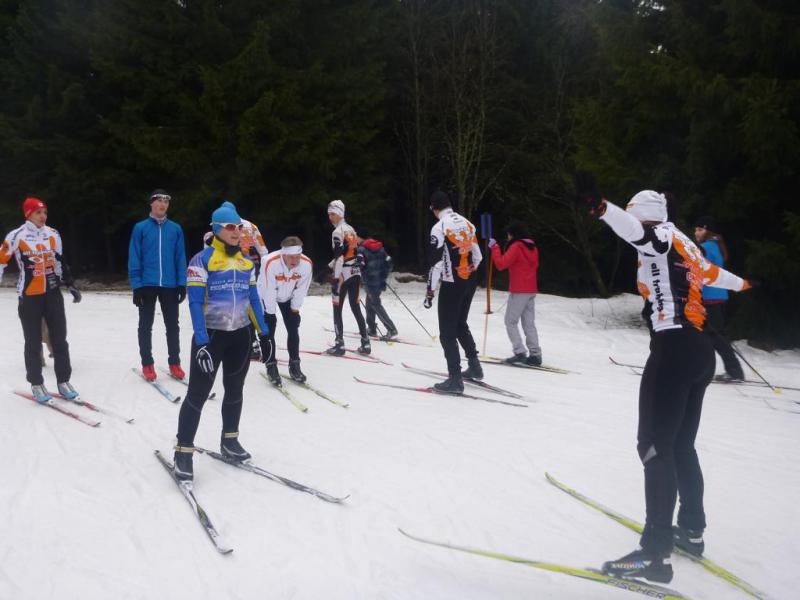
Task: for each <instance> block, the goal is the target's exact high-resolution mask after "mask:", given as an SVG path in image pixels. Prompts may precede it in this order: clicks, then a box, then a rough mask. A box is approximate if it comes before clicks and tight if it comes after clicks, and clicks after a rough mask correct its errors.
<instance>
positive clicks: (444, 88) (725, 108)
mask: <svg viewBox="0 0 800 600" xmlns="http://www.w3.org/2000/svg"><path fill="white" fill-rule="evenodd" d="M799 118H800V3H798V2H797V1H796V0H783V1H782V0H703V1H698V0H661V1H659V2H654V1H648V0H635V1H631V0H496V1H491V0H461V1H458V0H438V1H437V0H236V1H230V2H228V1H224V0H214V1H212V0H160V1H159V0H16V1H15V0H0V190H2V197H1V198H0V226H1V227H2V231H3V233H2V235H5V232H7V231H9V230H10V229H12V228H14V227H16V226H18V225H19V224H20V223H21V221H22V216H21V213H20V205H21V202H22V199H24V198H25V197H26V196H30V195H33V196H37V197H40V198H42V199H43V200H45V201H46V202H47V203H48V205H49V208H50V220H49V222H50V224H52V225H53V226H55V227H56V228H58V229H59V230H60V231H61V233H62V236H63V238H64V243H65V254H66V258H67V260H68V262H70V264H71V265H72V266H73V270H75V271H76V272H77V274H78V275H79V276H83V277H87V278H92V277H94V278H102V277H116V278H118V279H119V278H121V277H123V276H124V274H125V270H126V264H127V245H128V239H129V235H130V231H131V229H132V227H133V224H134V223H135V222H136V221H138V220H141V219H142V218H144V217H145V216H146V215H147V213H148V207H147V197H148V195H149V193H150V191H151V190H152V189H154V188H159V187H160V188H165V189H166V190H168V191H169V193H170V194H171V195H172V198H173V200H172V205H171V208H170V216H171V217H172V218H173V219H175V220H176V221H178V222H179V223H180V224H181V225H182V226H183V227H184V232H185V234H186V238H187V251H188V252H189V254H190V255H191V254H193V253H194V252H196V251H198V250H199V249H200V248H201V245H202V233H203V232H204V231H206V230H207V228H208V222H209V220H210V214H211V211H212V210H213V209H214V208H215V207H216V206H218V205H219V203H220V202H221V200H223V199H229V200H231V201H233V202H234V203H236V205H237V207H238V208H239V211H240V213H241V214H242V215H243V216H244V217H245V218H248V219H250V220H252V221H254V222H255V223H256V224H258V225H259V226H260V227H261V229H262V231H263V232H264V233H265V234H266V237H267V242H268V246H269V247H270V248H276V247H277V246H278V244H279V242H280V240H281V239H282V238H283V237H284V236H285V235H289V234H299V235H300V236H301V237H302V239H303V240H304V242H305V248H306V252H307V253H308V254H309V255H310V256H311V257H312V258H313V259H314V260H315V261H316V262H317V264H318V265H322V264H324V263H325V262H327V259H328V255H329V248H330V246H329V243H330V241H329V240H330V235H329V234H330V229H329V225H328V223H327V218H326V211H325V207H326V205H327V203H328V202H329V201H330V200H332V199H334V198H341V199H342V200H343V201H344V202H345V203H346V205H347V211H348V220H349V221H351V222H352V223H353V224H354V226H355V227H356V229H357V230H359V231H360V232H362V233H363V232H364V231H368V232H369V233H370V234H371V235H372V236H374V237H377V238H379V239H381V240H383V241H384V242H385V243H386V244H387V246H388V248H389V251H390V253H391V254H392V255H393V257H394V259H395V262H396V263H397V264H398V266H399V267H401V268H403V269H409V270H417V271H420V272H421V271H422V269H423V268H424V266H425V262H426V257H425V254H426V247H427V242H428V232H429V229H430V226H431V225H432V223H433V217H432V215H431V213H430V211H429V210H428V199H429V196H430V193H431V192H432V191H433V190H434V189H436V188H441V189H444V190H447V191H448V192H449V193H451V194H452V197H453V198H455V199H456V205H457V209H458V210H459V211H460V212H462V213H463V214H464V215H465V216H468V217H469V218H471V219H472V220H473V221H474V222H476V223H477V222H478V221H479V215H480V213H482V212H491V213H492V215H493V217H494V233H495V237H497V238H498V239H502V238H503V237H504V236H502V230H503V228H504V227H505V226H506V225H507V224H508V223H509V222H511V221H518V222H521V223H523V224H524V226H525V227H526V228H527V230H528V231H529V232H530V235H531V236H532V237H533V238H534V239H535V240H536V242H537V244H538V246H539V249H540V254H541V268H540V272H539V278H540V288H541V290H542V291H543V292H548V293H558V294H566V295H599V296H608V295H611V294H614V293H618V292H621V291H631V292H632V291H635V267H636V265H635V262H636V261H635V253H634V251H633V250H632V249H630V248H629V247H627V246H626V245H624V244H623V243H621V242H619V241H618V240H617V239H616V237H615V236H614V235H612V234H611V232H610V231H607V230H606V228H605V227H604V226H603V225H602V224H601V223H598V222H597V221H596V220H595V219H593V218H590V217H589V216H588V215H586V214H585V211H584V210H583V209H582V208H581V207H576V206H575V204H574V202H573V198H574V189H573V187H572V174H573V173H574V171H575V170H576V169H585V170H591V171H593V172H594V173H595V174H596V176H597V179H598V182H599V185H600V187H601V190H602V192H603V193H604V195H605V196H606V197H607V198H609V199H610V200H611V201H613V202H615V203H617V204H620V205H624V204H625V203H626V201H627V200H628V199H629V198H630V196H632V195H633V194H634V193H635V192H637V191H639V190H640V189H655V190H658V191H662V192H670V193H671V194H672V196H671V197H672V198H674V200H673V201H672V203H671V207H670V208H671V212H672V217H673V220H674V221H675V222H676V223H677V224H678V226H679V227H681V228H682V229H683V230H684V231H685V232H686V233H687V234H690V235H691V233H692V232H693V226H694V224H695V219H697V218H698V217H699V216H701V215H706V214H708V215H712V216H713V217H715V218H716V219H717V221H718V222H719V223H720V229H721V233H722V234H723V235H724V236H725V239H726V241H727V244H728V247H729V249H730V254H731V259H730V262H729V263H728V267H729V268H730V269H731V270H732V271H734V272H736V273H738V274H741V275H743V276H745V277H752V278H756V279H758V280H759V281H760V282H761V283H762V285H761V286H760V287H759V288H758V289H757V290H755V291H754V292H752V293H748V294H743V295H741V296H738V297H736V298H735V299H734V300H733V301H732V303H731V304H732V309H733V310H732V317H733V318H732V322H731V325H730V331H731V333H732V334H733V335H734V337H746V338H748V339H749V340H750V341H751V343H754V344H758V345H760V346H763V347H768V348H774V347H790V346H795V347H796V346H800V313H799V312H798V308H797V307H798V298H800V260H799V259H800V252H798V248H799V247H800V208H799V207H798V202H797V199H796V195H797V191H798V189H800V131H798V119H799ZM496 285H499V286H500V287H502V286H503V285H504V278H503V276H500V277H499V278H496Z"/></svg>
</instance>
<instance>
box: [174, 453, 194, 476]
mask: <svg viewBox="0 0 800 600" xmlns="http://www.w3.org/2000/svg"><path fill="white" fill-rule="evenodd" d="M193 454H194V447H192V446H175V457H174V459H173V460H174V463H173V467H172V472H173V473H175V477H176V479H180V480H181V481H192V479H194V463H193Z"/></svg>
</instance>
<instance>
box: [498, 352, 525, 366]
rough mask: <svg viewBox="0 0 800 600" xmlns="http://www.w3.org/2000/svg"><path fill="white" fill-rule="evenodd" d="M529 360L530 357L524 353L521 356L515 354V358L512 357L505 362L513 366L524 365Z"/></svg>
mask: <svg viewBox="0 0 800 600" xmlns="http://www.w3.org/2000/svg"><path fill="white" fill-rule="evenodd" d="M527 359H528V355H527V354H525V353H524V352H521V353H520V354H515V355H514V356H510V357H509V358H507V359H505V360H504V361H503V362H504V363H508V364H509V365H513V364H514V363H524V362H525V361H526V360H527Z"/></svg>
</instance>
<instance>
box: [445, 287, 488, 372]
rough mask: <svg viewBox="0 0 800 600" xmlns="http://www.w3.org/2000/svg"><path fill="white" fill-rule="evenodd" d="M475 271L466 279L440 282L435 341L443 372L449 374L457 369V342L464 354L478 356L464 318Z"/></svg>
mask: <svg viewBox="0 0 800 600" xmlns="http://www.w3.org/2000/svg"><path fill="white" fill-rule="evenodd" d="M477 281H478V280H477V278H476V277H475V275H473V276H472V277H470V278H469V279H468V280H466V281H464V280H458V281H455V282H453V283H448V282H446V281H445V282H442V286H441V289H440V290H439V304H438V305H437V308H438V311H439V342H440V343H441V344H442V348H443V349H444V357H445V359H447V372H448V374H449V375H450V376H453V375H456V374H460V373H461V355H460V354H459V352H458V345H459V344H461V347H462V348H463V349H464V354H465V355H466V356H467V358H474V357H476V356H478V349H477V347H476V346H475V340H474V339H473V338H472V332H471V331H470V330H469V324H468V323H467V318H468V317H469V309H470V306H472V297H473V296H474V295H475V288H476V287H477Z"/></svg>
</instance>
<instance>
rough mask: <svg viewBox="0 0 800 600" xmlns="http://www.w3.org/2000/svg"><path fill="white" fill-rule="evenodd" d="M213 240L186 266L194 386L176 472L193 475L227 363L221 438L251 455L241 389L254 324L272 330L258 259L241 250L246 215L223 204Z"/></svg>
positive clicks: (262, 331)
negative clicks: (203, 422)
mask: <svg viewBox="0 0 800 600" xmlns="http://www.w3.org/2000/svg"><path fill="white" fill-rule="evenodd" d="M211 228H212V231H213V232H214V239H213V241H212V242H211V245H210V246H209V247H207V248H205V249H203V250H202V251H201V252H199V253H197V254H195V256H194V257H193V258H192V260H191V261H190V262H189V267H188V269H187V277H186V280H187V287H188V295H189V312H190V313H191V315H192V327H193V329H194V337H193V339H192V363H191V367H190V371H189V390H188V391H187V393H186V399H185V400H184V401H183V406H181V412H180V415H179V417H178V435H177V437H178V443H177V446H176V447H175V475H176V476H177V477H178V478H179V479H192V478H193V476H194V471H193V467H192V453H193V452H194V436H195V434H196V433H197V427H198V425H199V424H200V414H201V412H202V410H203V405H204V404H205V401H206V399H207V398H208V394H209V392H210V391H211V386H212V385H213V384H214V379H215V378H216V375H217V369H219V366H220V365H222V371H223V373H222V384H223V385H224V386H225V395H224V397H223V399H222V440H221V442H220V450H221V452H222V454H223V455H224V456H226V457H228V458H231V459H233V460H237V461H244V460H247V459H249V458H250V454H249V453H248V452H246V451H245V450H244V448H242V446H241V444H239V439H238V438H239V418H240V417H241V414H242V389H243V387H244V380H245V377H246V376H247V371H248V369H249V368H250V347H251V344H252V339H251V328H250V323H251V322H252V321H255V325H256V333H257V335H258V336H259V337H265V336H267V335H268V332H269V329H268V328H267V324H266V323H265V322H264V317H263V314H262V312H261V301H260V300H259V296H258V290H257V288H256V271H255V265H254V263H253V261H251V260H250V259H249V258H247V257H245V256H243V255H242V253H241V250H240V248H239V239H240V237H241V231H242V219H241V218H240V217H239V214H238V213H237V212H236V210H235V209H233V208H231V207H230V206H224V205H223V206H221V207H220V208H218V209H217V210H215V211H214V213H213V215H212V217H211Z"/></svg>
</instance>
